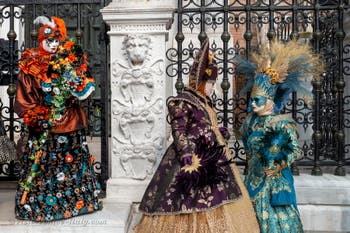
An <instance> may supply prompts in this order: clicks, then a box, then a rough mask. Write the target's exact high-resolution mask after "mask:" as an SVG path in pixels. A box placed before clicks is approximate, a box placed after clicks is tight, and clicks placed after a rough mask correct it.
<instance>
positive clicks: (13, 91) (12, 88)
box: [7, 5, 17, 141]
mask: <svg viewBox="0 0 350 233" xmlns="http://www.w3.org/2000/svg"><path fill="white" fill-rule="evenodd" d="M10 15H14V5H10ZM16 37H17V34H16V32H15V30H14V18H13V17H10V30H9V32H8V33H7V38H8V39H9V63H10V64H9V70H8V72H9V75H10V84H9V86H8V88H7V94H8V95H9V105H10V106H9V116H10V125H9V127H10V139H11V140H12V141H13V139H14V120H13V119H14V112H13V101H14V98H15V94H16V85H15V84H14V80H15V64H14V63H15V58H14V53H15V39H16Z"/></svg>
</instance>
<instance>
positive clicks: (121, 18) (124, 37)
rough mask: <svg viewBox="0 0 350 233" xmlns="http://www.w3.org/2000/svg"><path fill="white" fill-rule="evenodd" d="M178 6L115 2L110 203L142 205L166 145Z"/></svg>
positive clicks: (108, 16) (153, 0)
mask: <svg viewBox="0 0 350 233" xmlns="http://www.w3.org/2000/svg"><path fill="white" fill-rule="evenodd" d="M174 5H175V1H172V0H165V1H164V0H163V1H160V0H114V1H113V2H112V3H110V4H109V5H108V6H107V7H105V8H104V9H102V10H101V12H102V14H103V19H104V20H105V21H106V23H107V24H109V25H110V31H109V32H108V34H109V36H110V58H111V59H110V61H111V66H110V74H111V90H112V93H111V114H112V116H111V121H112V122H111V134H112V135H111V137H112V143H111V165H110V167H111V178H110V179H109V180H108V182H107V198H110V199H115V200H117V201H118V202H128V203H131V202H138V201H140V200H141V198H142V195H143V193H144V191H145V188H146V187H147V185H148V183H149V181H150V179H151V178H152V175H153V173H154V171H155V169H156V168H157V166H158V164H159V161H160V159H161V157H162V155H163V153H164V150H165V142H166V106H165V102H166V87H165V83H166V78H167V76H166V72H165V69H166V49H167V48H166V40H167V35H168V30H169V28H170V27H171V23H172V17H173V11H174V7H175V6H174Z"/></svg>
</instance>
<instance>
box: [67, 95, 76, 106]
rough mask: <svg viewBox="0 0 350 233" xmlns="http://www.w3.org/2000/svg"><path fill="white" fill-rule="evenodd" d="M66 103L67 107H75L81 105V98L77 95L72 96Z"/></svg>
mask: <svg viewBox="0 0 350 233" xmlns="http://www.w3.org/2000/svg"><path fill="white" fill-rule="evenodd" d="M65 105H66V107H67V108H74V107H77V106H79V100H78V98H77V97H75V96H72V97H70V98H69V99H67V100H66V102H65Z"/></svg>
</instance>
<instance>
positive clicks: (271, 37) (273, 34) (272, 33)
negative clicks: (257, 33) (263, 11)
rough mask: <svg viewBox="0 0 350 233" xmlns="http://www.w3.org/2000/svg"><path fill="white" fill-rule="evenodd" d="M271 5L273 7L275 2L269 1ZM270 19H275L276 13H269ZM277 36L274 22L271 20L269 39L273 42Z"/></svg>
mask: <svg viewBox="0 0 350 233" xmlns="http://www.w3.org/2000/svg"><path fill="white" fill-rule="evenodd" d="M269 5H270V6H272V5H273V0H269ZM269 17H270V19H273V18H274V11H269ZM275 36H276V31H275V27H274V22H273V20H269V31H268V32H267V38H268V39H269V40H270V41H271V40H272V39H273V38H275Z"/></svg>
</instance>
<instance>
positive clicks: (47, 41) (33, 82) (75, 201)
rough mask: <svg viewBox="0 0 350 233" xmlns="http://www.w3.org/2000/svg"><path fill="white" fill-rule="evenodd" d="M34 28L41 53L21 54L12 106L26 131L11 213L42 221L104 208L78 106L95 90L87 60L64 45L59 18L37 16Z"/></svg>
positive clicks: (71, 43) (63, 29)
mask: <svg viewBox="0 0 350 233" xmlns="http://www.w3.org/2000/svg"><path fill="white" fill-rule="evenodd" d="M34 24H42V26H41V27H40V28H39V29H38V42H39V48H29V49H26V50H25V51H24V52H23V53H22V56H21V60H20V62H19V67H20V68H21V71H20V73H19V75H18V79H17V94H16V99H15V103H14V109H15V112H16V113H17V114H18V115H19V116H20V117H22V118H23V121H24V123H25V124H26V125H27V127H28V130H29V138H28V143H27V145H26V147H25V149H24V153H23V154H22V155H20V156H21V158H20V160H21V166H22V167H21V172H20V175H19V184H18V189H17V192H16V206H15V213H16V217H17V218H18V219H24V220H32V221H38V222H42V221H53V220H59V219H67V218H70V217H73V216H77V215H81V214H86V213H91V212H94V211H96V210H99V209H100V208H101V207H102V206H101V203H99V201H98V197H97V196H98V193H99V191H100V190H99V189H100V187H99V186H100V185H99V183H98V182H97V177H96V175H95V173H94V170H93V162H94V157H93V156H92V155H90V153H89V149H88V145H87V142H86V135H85V128H86V127H87V118H86V116H85V113H84V110H83V109H82V107H80V106H79V101H80V100H84V99H86V98H88V97H89V95H90V94H91V93H92V92H93V91H94V89H95V81H94V79H93V78H92V77H91V76H90V74H89V72H88V70H87V60H86V59H87V56H86V54H84V53H83V50H82V48H81V47H80V46H78V45H77V44H75V42H74V41H72V40H65V39H66V27H65V23H64V21H63V20H62V19H60V18H57V17H54V16H53V17H51V18H49V17H46V16H39V17H37V18H36V19H35V20H34Z"/></svg>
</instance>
